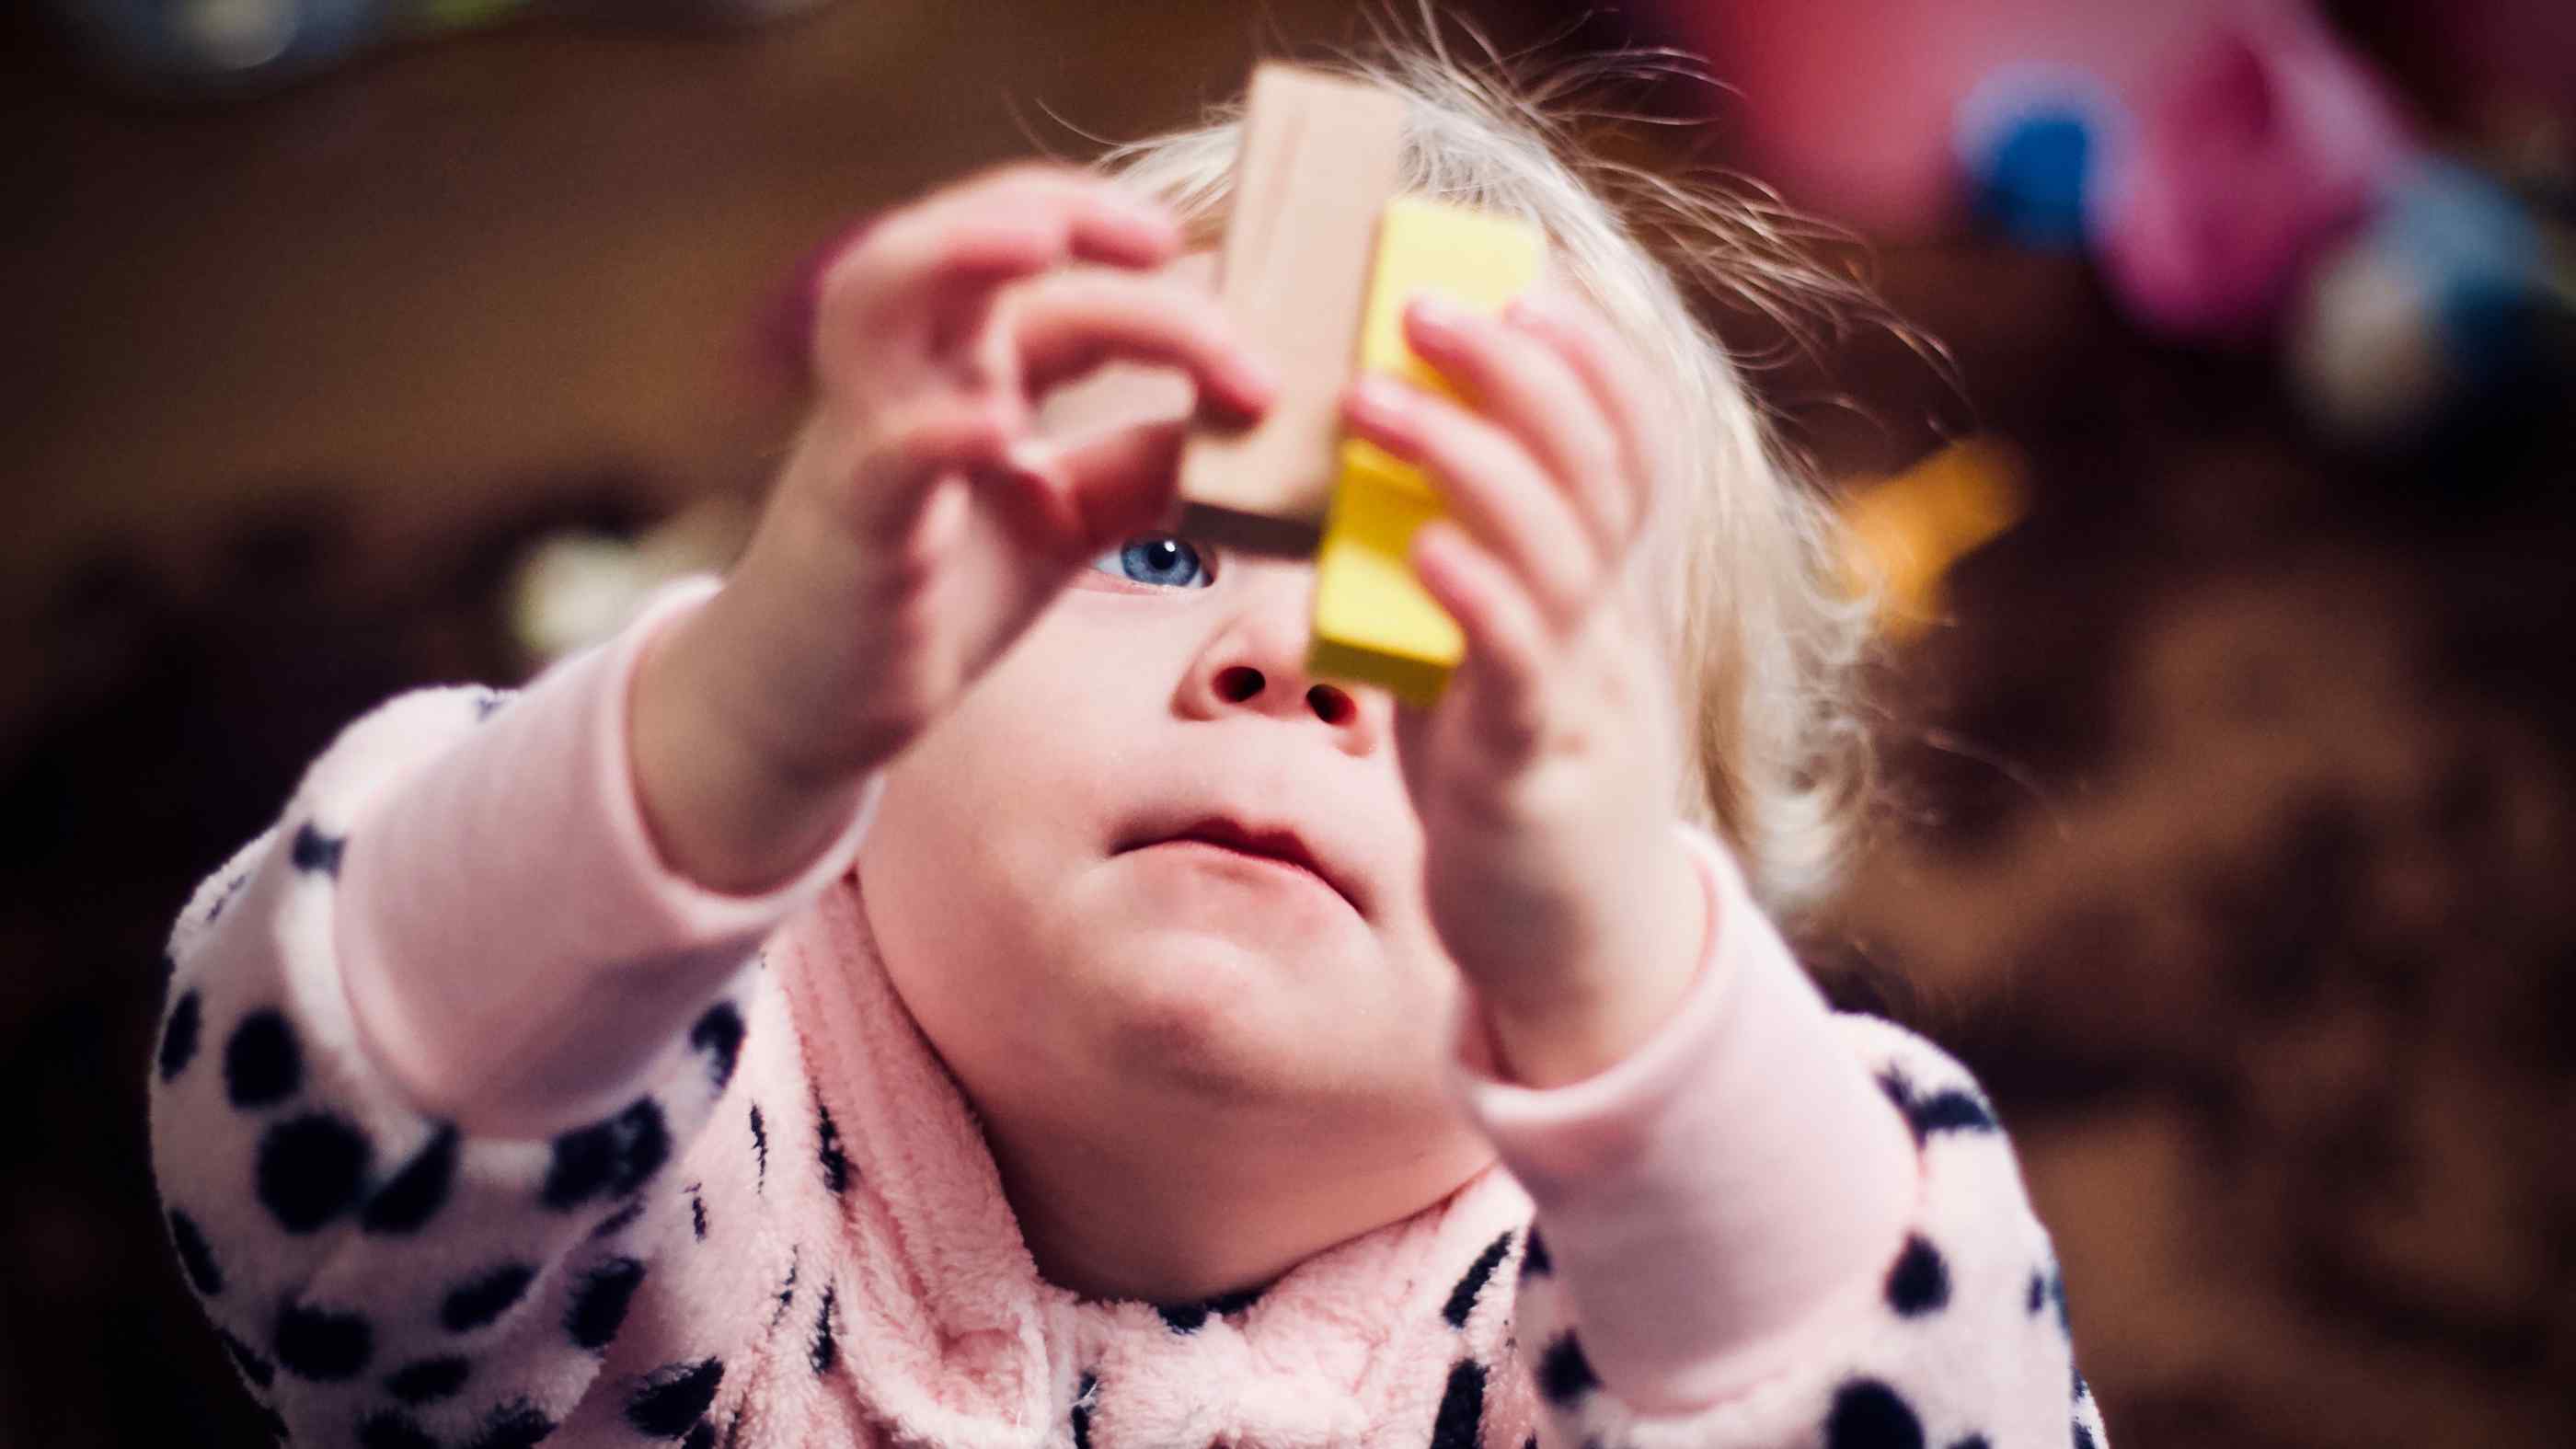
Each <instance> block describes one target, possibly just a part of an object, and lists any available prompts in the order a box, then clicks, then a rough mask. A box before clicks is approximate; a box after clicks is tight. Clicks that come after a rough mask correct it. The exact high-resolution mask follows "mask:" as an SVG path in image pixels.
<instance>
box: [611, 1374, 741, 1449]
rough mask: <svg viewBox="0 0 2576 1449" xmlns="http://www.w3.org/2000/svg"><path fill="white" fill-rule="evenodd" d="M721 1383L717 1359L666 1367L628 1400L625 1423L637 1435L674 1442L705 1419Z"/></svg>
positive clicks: (721, 1375) (647, 1379) (650, 1377)
mask: <svg viewBox="0 0 2576 1449" xmlns="http://www.w3.org/2000/svg"><path fill="white" fill-rule="evenodd" d="M723 1382H724V1364H723V1363H722V1362H720V1361H718V1360H716V1359H712V1358H711V1359H705V1360H703V1361H701V1362H698V1363H675V1364H666V1365H664V1366H663V1367H661V1368H658V1369H655V1370H654V1371H653V1372H652V1373H650V1374H648V1375H646V1376H645V1379H644V1384H643V1386H642V1387H641V1388H638V1389H637V1390H636V1391H635V1393H634V1395H633V1396H632V1397H631V1398H629V1399H627V1401H626V1422H627V1423H629V1424H632V1425H634V1426H635V1431H636V1432H637V1433H639V1434H648V1435H651V1436H652V1437H653V1438H656V1439H677V1438H679V1437H680V1436H681V1435H683V1434H686V1433H688V1432H689V1430H690V1427H691V1426H692V1425H694V1424H696V1423H698V1422H699V1420H700V1419H702V1418H703V1417H704V1416H705V1414H706V1412H707V1409H708V1408H709V1407H710V1406H712V1405H713V1404H714V1403H715V1401H716V1388H717V1386H718V1385H720V1384H722V1383H723Z"/></svg>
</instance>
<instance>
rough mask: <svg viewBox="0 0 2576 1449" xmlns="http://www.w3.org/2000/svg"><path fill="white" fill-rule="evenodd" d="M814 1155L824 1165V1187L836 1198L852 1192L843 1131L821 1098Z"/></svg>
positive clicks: (816, 1114)
mask: <svg viewBox="0 0 2576 1449" xmlns="http://www.w3.org/2000/svg"><path fill="white" fill-rule="evenodd" d="M814 1139H815V1142H814V1155H815V1158H816V1160H817V1161H819V1162H821V1163H822V1164H823V1185H824V1186H825V1187H828V1188H830V1189H831V1190H832V1193H833V1195H834V1196H836V1197H837V1196H839V1195H840V1194H842V1193H845V1192H848V1191H849V1190H850V1159H849V1158H848V1157H847V1156H846V1155H844V1154H843V1153H842V1151H841V1129H840V1126H839V1125H838V1124H837V1123H835V1122H833V1120H832V1109H831V1108H829V1107H826V1106H824V1105H823V1102H822V1099H821V1098H819V1097H818V1098H816V1099H815V1102H814Z"/></svg>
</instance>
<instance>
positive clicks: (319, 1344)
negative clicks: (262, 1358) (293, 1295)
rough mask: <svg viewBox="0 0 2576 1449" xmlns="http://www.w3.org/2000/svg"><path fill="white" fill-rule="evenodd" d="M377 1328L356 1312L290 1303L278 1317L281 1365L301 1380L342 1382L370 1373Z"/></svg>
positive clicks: (279, 1365) (278, 1342)
mask: <svg viewBox="0 0 2576 1449" xmlns="http://www.w3.org/2000/svg"><path fill="white" fill-rule="evenodd" d="M375 1342H376V1335H375V1329H374V1328H373V1327H371V1326H370V1325H369V1324H368V1322H367V1320H366V1319H365V1318H364V1317H362V1316H360V1315H358V1314H355V1313H334V1312H331V1311H330V1310H328V1309H323V1308H313V1307H309V1306H307V1305H305V1304H301V1303H288V1304H287V1305H286V1306H285V1307H284V1308H282V1309H280V1310H279V1311H278V1315H277V1343H276V1345H275V1346H276V1349H277V1365H278V1367H280V1368H282V1369H284V1370H286V1371H287V1372H288V1373H291V1374H293V1375H295V1376H296V1377H297V1378H299V1379H309V1380H311V1381H313V1382H314V1383H324V1384H327V1383H338V1382H340V1381H342V1380H344V1379H353V1378H356V1377H357V1376H358V1375H360V1374H362V1373H364V1372H366V1370H367V1360H368V1358H369V1357H370V1356H371V1355H373V1354H374V1352H375Z"/></svg>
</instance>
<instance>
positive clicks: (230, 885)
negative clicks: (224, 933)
mask: <svg viewBox="0 0 2576 1449" xmlns="http://www.w3.org/2000/svg"><path fill="white" fill-rule="evenodd" d="M248 884H250V872H249V871H243V872H242V873H241V874H239V875H237V876H234V877H233V878H232V879H231V880H228V881H225V882H224V890H223V894H221V895H219V896H217V897H215V903H214V904H213V905H211V906H208V907H207V908H206V924H207V925H209V926H211V925H213V924H214V923H215V922H217V921H220V920H222V919H223V917H224V907H226V906H229V905H231V904H232V903H233V897H235V896H237V895H240V894H241V888H242V887H243V886H246V885H248Z"/></svg>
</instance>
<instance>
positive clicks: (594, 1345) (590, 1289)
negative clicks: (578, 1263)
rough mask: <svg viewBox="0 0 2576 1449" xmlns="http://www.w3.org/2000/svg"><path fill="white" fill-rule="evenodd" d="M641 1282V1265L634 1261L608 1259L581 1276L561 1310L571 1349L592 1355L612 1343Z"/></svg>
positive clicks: (642, 1265) (636, 1260) (642, 1269)
mask: <svg viewBox="0 0 2576 1449" xmlns="http://www.w3.org/2000/svg"><path fill="white" fill-rule="evenodd" d="M643 1282H644V1264H643V1263H642V1262H641V1261H640V1260H638V1259H634V1258H611V1259H609V1260H608V1261H607V1262H605V1263H602V1264H600V1265H599V1266H598V1267H596V1268H592V1269H591V1270H589V1271H588V1272H586V1273H583V1274H582V1275H581V1278H580V1279H579V1280H578V1281H577V1282H575V1283H574V1284H573V1290H572V1302H571V1304H570V1306H568V1307H567V1308H565V1310H564V1331H565V1332H567V1333H569V1334H571V1335H572V1341H573V1346H574V1347H576V1348H583V1349H588V1350H590V1351H592V1352H594V1353H595V1352H597V1351H599V1350H601V1349H604V1348H606V1347H608V1345H609V1344H611V1343H613V1342H615V1341H616V1338H617V1330H618V1329H620V1328H623V1327H625V1326H626V1310H627V1308H628V1307H629V1306H631V1305H632V1304H633V1303H634V1301H635V1290H636V1289H637V1288H639V1287H641V1286H642V1285H643Z"/></svg>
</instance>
